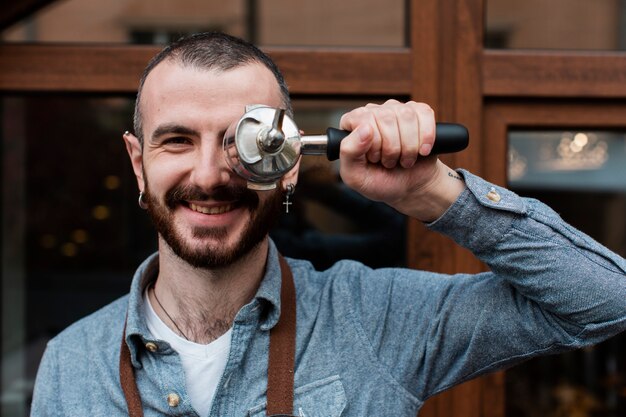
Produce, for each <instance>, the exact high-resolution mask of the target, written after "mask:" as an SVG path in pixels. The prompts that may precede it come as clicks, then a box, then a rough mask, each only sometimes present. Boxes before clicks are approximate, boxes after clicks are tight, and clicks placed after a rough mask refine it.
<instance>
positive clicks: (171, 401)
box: [167, 392, 180, 407]
mask: <svg viewBox="0 0 626 417" xmlns="http://www.w3.org/2000/svg"><path fill="white" fill-rule="evenodd" d="M167 404H168V405H169V406H170V407H178V404H180V397H179V396H178V394H175V393H173V392H172V393H171V394H168V395H167Z"/></svg>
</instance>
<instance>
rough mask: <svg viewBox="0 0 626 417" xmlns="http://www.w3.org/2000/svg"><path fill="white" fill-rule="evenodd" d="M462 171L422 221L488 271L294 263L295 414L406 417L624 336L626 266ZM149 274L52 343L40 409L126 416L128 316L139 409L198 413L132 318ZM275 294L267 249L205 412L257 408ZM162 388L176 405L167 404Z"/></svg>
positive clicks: (276, 281) (261, 408)
mask: <svg viewBox="0 0 626 417" xmlns="http://www.w3.org/2000/svg"><path fill="white" fill-rule="evenodd" d="M459 173H460V174H461V175H463V177H464V178H465V181H466V184H467V189H466V190H465V191H464V192H463V193H462V195H461V196H460V197H459V198H458V200H457V201H456V202H455V203H454V204H453V205H452V206H451V207H450V208H449V209H448V211H447V212H446V213H445V214H444V215H443V216H442V217H441V218H440V219H438V220H437V221H435V222H434V223H432V224H430V225H428V226H429V227H430V228H431V229H433V230H436V231H439V232H441V233H444V234H446V235H448V236H449V237H451V238H452V239H454V240H455V241H456V242H457V243H459V244H460V245H462V246H464V247H466V248H469V249H470V250H471V251H472V252H473V253H474V254H475V255H476V256H477V257H478V258H479V259H480V260H482V261H483V262H485V263H486V264H487V265H488V266H489V268H490V272H485V273H481V274H456V275H444V274H436V273H431V272H424V271H416V270H408V269H399V268H389V269H379V270H372V269H369V268H367V267H365V266H364V265H362V264H359V263H356V262H352V261H342V262H339V263H337V264H336V265H335V266H333V267H332V268H330V269H329V270H327V271H316V270H314V269H313V267H312V266H311V265H310V264H309V263H308V262H306V261H302V260H295V259H289V260H288V262H289V264H290V266H291V268H292V271H293V275H294V280H295V286H296V296H297V337H296V364H295V395H294V414H296V415H299V416H302V417H321V416H323V417H329V416H330V417H334V416H355V417H356V416H358V417H362V416H377V417H380V416H394V417H398V416H415V415H416V414H417V412H418V410H419V409H420V407H421V406H422V404H423V403H424V401H425V400H426V399H427V398H428V397H430V396H432V395H434V394H436V393H438V392H441V391H443V390H445V389H447V388H450V387H452V386H453V385H455V384H458V383H461V382H463V381H466V380H469V379H471V378H474V377H476V376H478V375H480V374H483V373H485V372H489V371H493V370H496V369H500V368H503V367H506V366H510V365H512V364H514V363H516V362H519V361H521V360H524V359H527V358H530V357H532V356H536V355H542V354H548V353H555V352H559V351H563V350H566V349H572V348H578V347H581V346H585V345H589V344H594V343H597V342H599V341H601V340H603V339H606V338H607V337H610V336H612V335H614V334H616V333H618V332H620V331H623V330H624V329H626V261H625V260H624V259H623V258H622V257H620V256H618V255H616V254H614V253H612V252H610V251H609V250H607V249H606V248H604V247H602V246H601V245H599V244H598V243H596V242H595V241H593V240H592V239H590V238H589V237H587V236H585V235H584V234H583V233H581V232H579V231H577V230H575V229H574V228H572V227H571V226H569V225H567V224H566V223H564V222H563V221H562V220H561V219H560V218H559V217H558V216H557V215H556V214H555V213H554V212H553V211H552V210H551V209H549V208H548V207H546V206H545V205H543V204H542V203H540V202H538V201H536V200H530V199H524V198H520V197H519V196H517V195H515V194H514V193H512V192H510V191H508V190H506V189H503V188H500V187H498V186H495V185H492V184H489V183H487V182H485V181H484V180H482V179H480V178H478V177H475V176H473V175H471V174H469V173H467V172H465V171H459ZM157 265H158V258H157V255H156V254H155V255H153V256H152V257H150V258H149V259H147V260H146V261H145V262H144V263H143V264H142V265H141V266H140V267H139V269H138V270H137V273H136V274H135V277H134V279H133V282H132V286H131V290H130V294H129V295H127V296H125V297H123V298H121V299H119V300H117V301H115V302H113V303H112V304H110V305H108V306H106V307H104V308H103V309H101V310H99V311H97V312H96V313H94V314H92V315H90V316H88V317H86V318H84V319H82V320H81V321H79V322H77V323H75V324H74V325H72V326H70V327H69V328H68V329H66V330H65V331H63V332H62V333H61V334H59V335H58V336H57V337H55V338H54V339H52V340H51V341H50V342H49V343H48V346H47V349H46V352H45V354H44V358H43V360H42V362H41V365H40V368H39V372H38V376H37V381H36V386H35V393H34V400H33V405H32V415H33V416H81V417H82V416H107V417H110V416H122V415H127V407H126V403H125V400H124V395H123V393H122V390H121V387H120V381H119V373H118V364H119V352H120V343H121V337H122V329H123V326H124V321H125V318H126V317H127V330H126V332H127V333H126V334H127V337H126V340H125V343H127V344H128V346H129V348H130V351H131V357H132V363H133V365H134V367H135V373H136V378H137V384H138V387H139V391H140V393H141V398H142V400H143V408H144V413H145V416H146V417H150V416H163V415H171V416H197V413H196V412H195V411H194V410H193V408H192V406H191V404H190V401H189V396H188V394H187V392H186V389H185V379H184V375H183V369H182V366H181V361H180V358H179V356H178V355H177V353H176V352H175V351H173V350H172V349H171V347H170V346H169V345H168V344H167V343H166V342H163V341H161V340H153V338H152V337H151V335H150V333H149V331H148V328H147V327H146V322H145V319H144V317H143V316H142V313H141V312H142V302H143V301H142V292H143V289H144V288H145V286H146V285H147V283H149V282H150V281H151V280H154V279H155V277H156V274H157ZM279 294H280V269H279V265H278V259H277V251H276V248H275V247H274V245H273V244H272V245H270V250H269V253H268V259H267V264H266V272H265V275H264V278H263V281H262V283H261V285H260V287H259V290H258V292H257V294H256V296H255V297H254V299H253V300H252V301H250V303H249V304H247V305H245V306H244V307H242V308H241V310H240V311H239V312H238V314H237V316H236V318H235V320H234V324H233V333H232V345H231V350H230V353H229V357H228V362H227V365H226V369H225V371H224V374H223V376H222V377H221V380H220V381H219V385H218V388H217V392H216V395H215V399H214V401H213V406H212V410H211V412H210V415H211V416H220V417H224V416H233V417H239V416H242V417H243V416H254V417H258V416H264V415H265V402H266V384H267V355H268V353H267V352H268V344H269V330H270V329H271V328H272V327H273V326H274V325H275V324H276V322H277V320H278V317H279V315H280V297H279ZM127 314H128V315H127ZM155 347H156V349H155ZM170 394H175V395H177V396H178V398H179V399H180V401H179V403H178V404H177V405H175V406H170V405H169V404H168V396H169V395H170ZM170 398H171V397H170ZM172 404H174V403H172Z"/></svg>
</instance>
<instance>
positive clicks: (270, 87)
mask: <svg viewBox="0 0 626 417" xmlns="http://www.w3.org/2000/svg"><path fill="white" fill-rule="evenodd" d="M140 100H141V102H140V110H141V115H142V118H143V123H144V132H145V133H148V131H149V129H150V126H152V127H154V125H155V124H158V123H167V122H181V121H183V120H180V118H183V119H185V118H186V119H193V118H194V117H196V116H201V117H204V118H205V119H206V118H207V115H209V114H210V116H211V117H210V119H211V120H214V121H216V122H219V121H220V120H221V119H225V118H226V119H232V118H233V117H239V116H241V115H242V114H243V112H244V109H245V106H246V105H249V104H265V105H269V106H274V107H279V106H281V105H282V96H281V93H280V88H279V86H278V82H277V81H276V78H275V77H274V75H273V74H272V72H271V71H270V70H269V69H268V68H267V67H265V66H264V65H262V64H260V63H250V64H246V65H243V66H240V67H236V68H233V69H230V70H226V71H220V70H207V69H202V68H196V67H192V66H182V65H181V64H179V63H177V62H174V61H172V60H166V61H164V62H161V63H160V64H159V65H157V66H156V67H155V68H154V69H153V70H152V72H151V73H150V74H149V75H148V77H147V78H146V80H145V83H144V86H143V90H142V92H141V99H140ZM168 118H177V119H178V120H163V119H168Z"/></svg>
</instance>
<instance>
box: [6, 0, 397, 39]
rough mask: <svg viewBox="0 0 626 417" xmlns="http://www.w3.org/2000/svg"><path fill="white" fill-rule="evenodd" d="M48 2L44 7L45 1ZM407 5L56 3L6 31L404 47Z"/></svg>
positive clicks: (22, 35)
mask: <svg viewBox="0 0 626 417" xmlns="http://www.w3.org/2000/svg"><path fill="white" fill-rule="evenodd" d="M43 3H44V4H45V3H46V2H43ZM405 3H406V0H388V1H386V2H380V1H375V0H348V1H341V2H337V1H332V0H318V1H315V2H294V1H290V0H272V1H258V0H235V1H218V0H204V1H203V0H177V1H174V0H159V1H152V0H109V1H107V2H94V1H90V0H65V1H53V2H51V3H50V4H49V5H47V6H45V7H42V8H41V9H40V10H38V11H36V12H33V13H32V14H31V15H30V16H28V17H26V18H22V19H20V20H19V21H16V22H15V23H14V24H13V25H11V26H10V27H9V28H8V29H7V30H5V31H4V32H3V33H2V39H3V40H4V41H15V42H117V43H137V44H152V43H156V44H165V43H168V42H170V41H172V40H174V39H177V38H178V37H180V36H181V35H183V34H189V33H194V32H199V31H207V30H220V31H224V32H227V33H230V34H232V35H235V36H239V37H243V38H246V39H248V40H250V41H252V42H253V43H255V44H259V45H265V46H267V45H319V46H392V47H399V46H404V45H405V38H406V36H405V29H406V28H405Z"/></svg>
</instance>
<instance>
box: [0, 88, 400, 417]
mask: <svg viewBox="0 0 626 417" xmlns="http://www.w3.org/2000/svg"><path fill="white" fill-rule="evenodd" d="M362 104H364V103H362V102H348V101H344V102H341V101H339V102H324V101H310V100H297V101H296V102H295V103H294V108H295V114H296V116H295V118H296V121H297V123H298V125H299V127H300V128H301V129H303V130H304V131H305V132H307V133H312V134H313V133H321V132H323V131H324V130H325V129H326V128H327V127H329V126H338V123H339V117H340V116H341V114H342V113H343V111H345V110H346V109H350V108H352V107H354V106H357V105H362ZM243 110H244V109H242V114H243ZM132 111H133V99H132V98H125V97H89V96H54V95H45V96H37V95H28V96H4V97H2V98H0V126H1V130H0V139H1V141H2V151H3V152H2V164H1V166H2V193H3V195H2V199H1V203H0V220H1V221H2V229H1V231H2V241H1V247H2V258H1V262H2V275H1V276H0V285H1V288H0V297H1V299H0V314H1V316H0V317H1V320H2V328H1V338H0V340H1V342H2V363H1V366H0V370H1V377H2V385H1V393H0V394H1V395H0V416H1V417H25V416H27V415H28V414H29V409H28V406H29V402H30V398H31V395H32V388H33V384H34V378H35V375H36V371H37V368H38V366H39V361H40V359H41V355H42V353H43V350H44V348H45V345H46V343H47V341H48V340H49V339H50V338H51V337H53V336H54V335H56V334H57V333H58V332H59V331H61V330H62V329H64V328H65V327H67V326H68V325H69V324H71V323H72V322H74V321H76V320H78V319H79V318H81V317H84V316H86V315H87V314H89V313H91V312H93V311H95V310H96V309H98V308H100V307H102V306H104V305H105V304H108V303H109V302H111V301H113V300H114V299H116V298H118V297H119V296H121V295H123V294H125V293H127V291H128V288H129V285H130V281H131V278H132V276H133V273H134V271H135V269H136V268H137V266H138V265H139V264H140V262H141V261H142V260H143V259H144V258H145V257H146V256H147V255H149V254H150V253H152V252H153V251H154V250H156V234H155V232H154V230H153V228H152V226H151V224H150V222H149V220H148V217H147V216H146V214H145V212H144V211H143V210H141V209H139V207H138V206H137V185H136V181H135V178H134V175H133V172H132V169H131V166H130V163H129V161H128V156H127V155H126V149H125V146H124V143H123V141H122V133H123V132H124V131H125V130H128V129H130V127H131V126H130V123H131V121H132ZM273 237H274V239H275V240H276V242H277V244H278V245H279V247H280V249H281V250H282V251H283V252H284V253H285V255H288V256H299V257H302V258H305V259H311V260H312V261H313V262H314V263H315V264H316V265H318V266H321V267H323V266H327V265H329V264H331V263H332V262H334V261H335V260H337V258H338V257H341V258H346V257H347V258H352V259H360V260H364V261H366V262H367V263H368V264H370V265H372V266H380V265H386V266H391V265H396V264H403V263H404V252H405V248H404V245H405V242H404V218H403V217H402V216H400V215H398V213H396V212H394V211H392V210H390V209H388V208H387V207H385V206H381V205H379V204H375V203H370V202H367V201H364V200H363V199H360V198H359V197H358V196H355V195H353V194H351V193H350V192H349V191H347V190H345V189H344V187H343V186H342V185H341V183H340V182H339V180H338V177H337V172H336V167H335V166H334V165H333V164H331V163H330V162H328V161H326V160H325V159H324V158H322V157H307V158H306V160H303V161H302V169H301V174H300V179H299V183H298V187H297V189H296V194H295V195H294V205H293V206H292V207H290V210H289V215H283V216H282V218H281V220H280V224H279V227H278V228H277V229H276V230H275V231H274V234H273ZM382 241H384V244H382V243H381V242H382ZM372 244H375V245H376V246H375V249H376V254H375V255H374V256H372V253H371V251H372V247H371V246H368V245H372ZM368 257H369V259H367V258H368Z"/></svg>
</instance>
